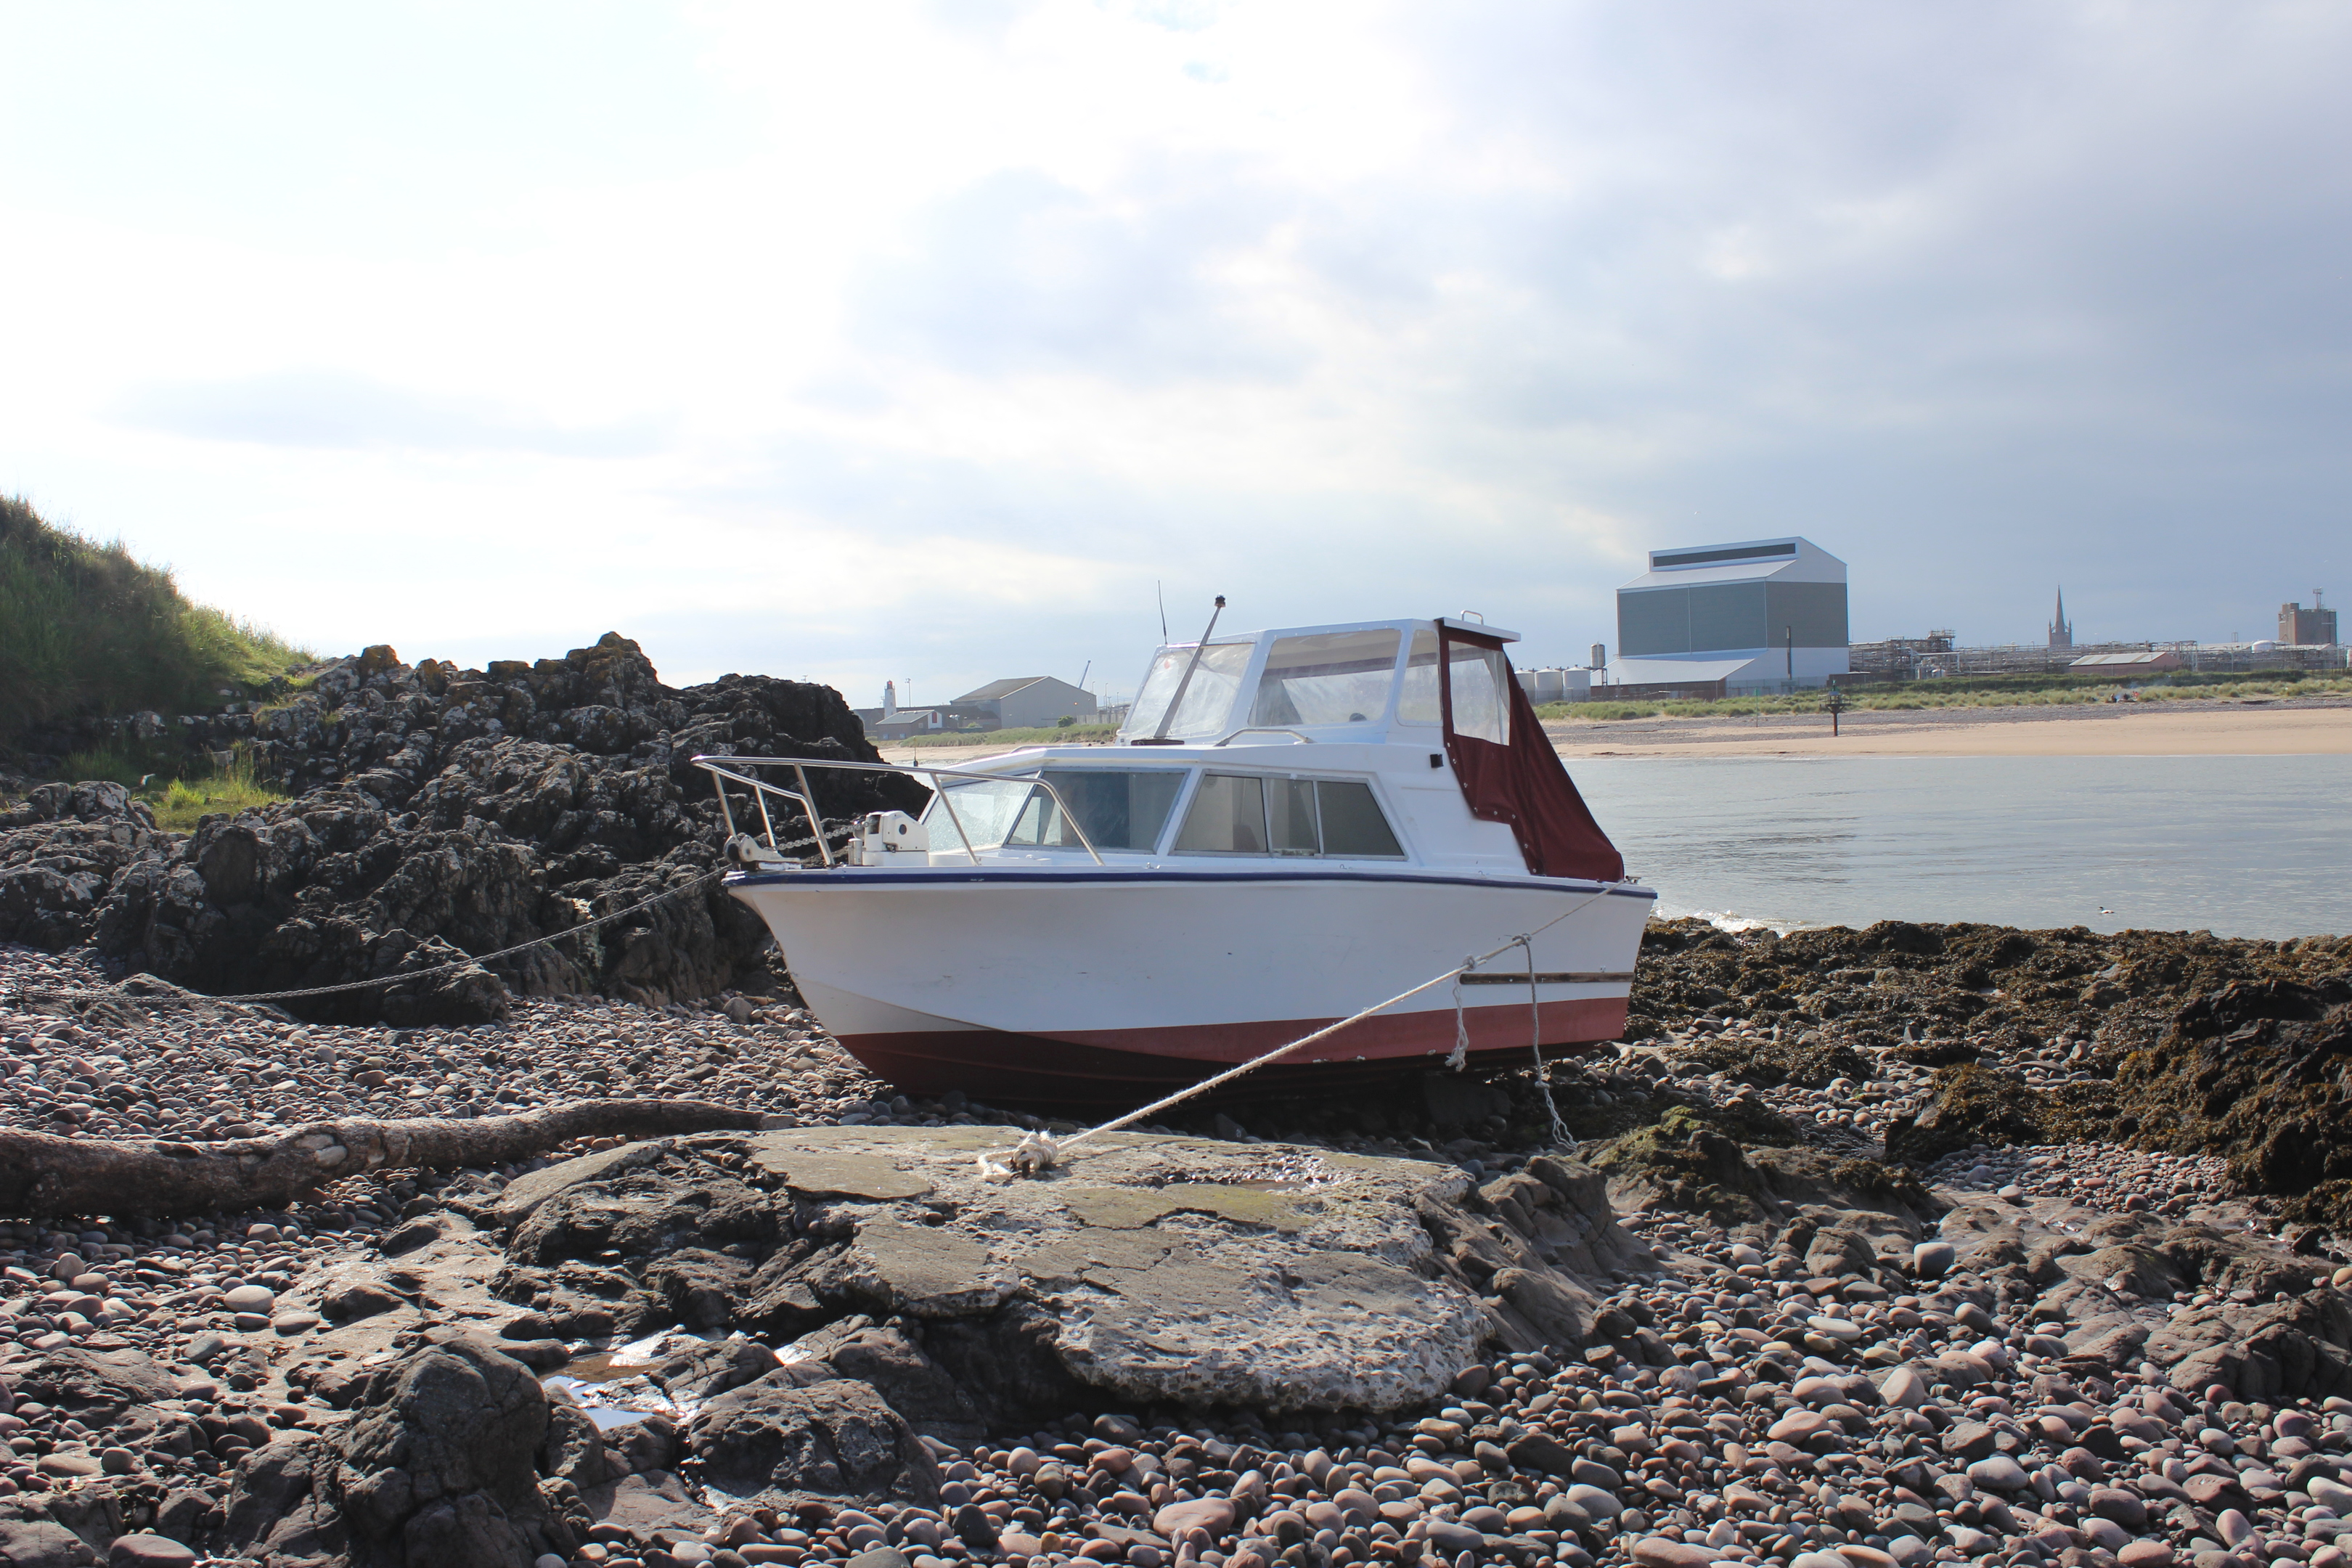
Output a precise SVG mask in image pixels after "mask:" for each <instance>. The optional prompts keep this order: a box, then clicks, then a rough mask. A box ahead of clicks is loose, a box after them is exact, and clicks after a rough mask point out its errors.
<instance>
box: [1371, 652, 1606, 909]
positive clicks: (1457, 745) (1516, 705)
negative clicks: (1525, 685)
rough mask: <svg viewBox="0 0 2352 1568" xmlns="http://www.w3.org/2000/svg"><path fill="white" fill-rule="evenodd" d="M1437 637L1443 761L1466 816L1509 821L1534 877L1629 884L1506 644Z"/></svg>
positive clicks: (1488, 820)
mask: <svg viewBox="0 0 2352 1568" xmlns="http://www.w3.org/2000/svg"><path fill="white" fill-rule="evenodd" d="M1415 640H1416V644H1417V643H1418V639H1417V638H1416V639H1415ZM1436 641H1437V643H1438V649H1437V653H1438V657H1437V658H1436V659H1435V660H1434V661H1433V663H1434V668H1435V670H1436V673H1437V677H1438V680H1437V687H1438V705H1439V707H1440V709H1441V710H1443V712H1444V721H1445V755H1446V758H1447V760H1448V761H1450V762H1451V763H1453V764H1454V777H1455V779H1457V780H1458V781H1459V782H1460V783H1461V785H1462V798H1463V800H1464V801H1465V803H1467V804H1468V805H1469V807H1470V814H1471V815H1472V816H1475V817H1478V818H1480V819H1481V820H1483V821H1486V822H1503V823H1508V824H1509V825H1510V828H1511V832H1512V835H1513V836H1514V837H1517V839H1518V841H1519V853H1520V855H1521V856H1522V857H1523V858H1525V859H1526V861H1527V863H1528V870H1530V871H1532V872H1534V873H1535V874H1536V875H1537V876H1538V877H1576V878H1580V879H1584V880H1587V881H1595V882H1615V881H1622V880H1623V879H1624V876H1625V859H1624V857H1623V856H1622V855H1620V854H1618V853H1617V847H1616V846H1615V845H1613V844H1612V843H1610V842H1609V836H1608V835H1607V834H1605V833H1603V832H1602V831H1601V825H1600V824H1599V823H1598V822H1595V821H1594V820H1593V819H1592V812H1591V809H1590V808H1589V807H1588V806H1586V805H1585V804H1584V797H1583V796H1582V795H1579V794H1577V793H1576V785H1575V784H1574V783H1573V782H1571V781H1570V778H1569V776H1568V769H1567V768H1565V767H1563V766H1562V765H1561V764H1560V760H1559V752H1557V751H1555V750H1553V749H1552V743H1551V740H1550V737H1549V736H1547V735H1546V734H1545V733H1544V732H1543V726H1542V725H1541V724H1540V723H1538V721H1537V719H1536V710H1535V704H1534V703H1532V702H1530V701H1528V694H1527V692H1526V691H1525V690H1523V689H1521V688H1520V686H1519V682H1518V678H1517V676H1515V675H1513V674H1512V673H1511V661H1510V660H1509V659H1508V658H1505V657H1504V654H1503V644H1502V640H1501V639H1500V638H1498V637H1480V636H1479V635H1478V634H1476V633H1475V632H1468V631H1464V630H1461V629H1459V628H1457V627H1454V626H1442V627H1440V628H1439V631H1438V633H1437V637H1436ZM1415 651H1416V653H1417V652H1418V651H1419V650H1418V647H1416V649H1415ZM1408 675H1410V670H1408ZM1400 717H1402V715H1400Z"/></svg>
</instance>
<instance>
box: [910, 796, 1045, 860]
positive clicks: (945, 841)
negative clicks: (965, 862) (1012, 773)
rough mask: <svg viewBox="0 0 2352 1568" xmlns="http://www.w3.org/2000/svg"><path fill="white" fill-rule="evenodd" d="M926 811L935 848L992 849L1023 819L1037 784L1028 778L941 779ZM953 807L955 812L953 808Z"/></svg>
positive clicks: (932, 845) (924, 816)
mask: <svg viewBox="0 0 2352 1568" xmlns="http://www.w3.org/2000/svg"><path fill="white" fill-rule="evenodd" d="M940 786H941V787H940V791H939V793H938V794H937V795H932V796H931V804H930V805H929V806H928V807H927V808H926V809H925V810H924V812H923V826H924V828H925V829H926V830H927V831H928V832H929V834H930V839H931V847H932V848H933V849H957V850H961V849H962V848H963V847H965V845H966V843H967V841H968V842H969V843H970V845H971V847H972V848H974V849H992V848H994V847H996V846H997V845H1000V844H1002V843H1003V842H1004V840H1005V836H1006V835H1008V834H1010V833H1011V832H1012V831H1013V825H1014V824H1015V823H1016V822H1018V821H1019V820H1020V819H1021V814H1022V811H1023V808H1024V807H1025V806H1027V805H1028V804H1029V797H1030V796H1031V795H1035V794H1036V793H1037V786H1036V785H1035V784H1032V783H1030V782H1029V781H1028V780H1027V779H941V780H940ZM950 808H952V811H951V810H950Z"/></svg>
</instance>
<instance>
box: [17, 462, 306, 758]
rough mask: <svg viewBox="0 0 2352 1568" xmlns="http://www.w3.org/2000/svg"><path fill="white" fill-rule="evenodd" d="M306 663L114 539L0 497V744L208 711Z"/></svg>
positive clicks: (298, 652) (299, 651)
mask: <svg viewBox="0 0 2352 1568" xmlns="http://www.w3.org/2000/svg"><path fill="white" fill-rule="evenodd" d="M314 657H315V656H313V655H312V654H310V652H309V651H308V650H306V649H303V648H299V647H294V646H292V645H291V644H289V643H287V642H285V641H283V640H282V639H280V638H278V637H274V636H272V635H271V634H270V633H268V632H267V631H264V630H263V629H261V628H260V627H258V626H254V625H252V624H250V623H249V622H246V621H240V620H237V619H235V618H234V617H232V616H227V615H224V614H223V613H222V612H220V611H219V610H216V609H214V608H212V607H211V606H210V605H196V604H191V603H190V602H189V601H188V599H187V598H186V597H185V596H184V595H182V594H181V592H180V590H179V588H178V586H177V585H176V584H174V583H173V581H172V574H171V573H170V572H168V571H164V570H162V569H160V568H157V567H153V566H149V565H147V564H145V563H142V562H139V561H136V560H133V559H132V558H131V552H129V551H128V550H126V549H125V548H123V546H122V544H121V542H120V541H117V542H113V543H111V544H100V543H99V542H96V541H95V540H91V539H87V538H84V537H83V536H82V535H80V534H79V533H76V532H73V531H71V530H69V529H62V528H58V527H54V526H52V525H51V524H49V523H47V522H45V521H42V520H41V518H40V516H39V514H38V513H37V512H35V511H34V510H33V509H32V507H31V506H30V505H29V504H27V503H26V501H24V500H21V499H12V498H8V497H0V736H5V735H10V734H14V733H16V732H17V731H21V730H23V729H25V728H26V726H28V725H32V724H37V723H39V722H41V721H43V720H47V719H57V718H63V717H67V716H69V715H72V714H76V713H86V712H103V713H122V712H130V711H133V710H141V709H149V710H155V711H157V712H161V713H163V714H166V715H170V714H175V713H190V712H199V711H210V710H215V709H217V708H219V707H220V706H221V704H222V703H224V702H227V701H234V700H244V699H247V698H250V697H253V696H256V695H257V694H258V693H259V692H260V691H261V690H262V689H265V688H266V687H267V686H268V682H269V680H270V679H271V678H272V677H274V676H282V675H284V674H285V673H286V672H287V671H289V669H292V668H294V667H296V666H297V665H300V664H306V663H310V662H311V661H312V660H313V658H314ZM93 776H95V775H93Z"/></svg>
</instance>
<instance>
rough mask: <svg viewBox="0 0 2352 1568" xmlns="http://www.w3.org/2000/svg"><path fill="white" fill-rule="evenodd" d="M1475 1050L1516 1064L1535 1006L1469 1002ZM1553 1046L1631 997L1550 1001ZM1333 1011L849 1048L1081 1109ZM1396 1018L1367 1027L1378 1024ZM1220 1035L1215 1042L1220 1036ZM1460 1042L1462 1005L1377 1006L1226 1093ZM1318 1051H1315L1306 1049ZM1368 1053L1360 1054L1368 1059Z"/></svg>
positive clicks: (1393, 1068) (1157, 1083) (1603, 1033)
mask: <svg viewBox="0 0 2352 1568" xmlns="http://www.w3.org/2000/svg"><path fill="white" fill-rule="evenodd" d="M1468 1014H1469V1026H1470V1044H1471V1060H1472V1061H1473V1063H1474V1064H1475V1065H1478V1066H1482V1067H1496V1066H1515V1065H1517V1064H1520V1063H1524V1062H1526V1061H1527V1060H1528V1010H1527V1008H1526V1006H1525V1005H1520V1006H1517V1007H1474V1008H1470V1009H1468ZM1543 1021H1544V1035H1545V1040H1544V1045H1545V1049H1546V1051H1547V1053H1549V1052H1551V1051H1555V1050H1556V1051H1559V1052H1561V1053H1562V1054H1567V1053H1569V1052H1570V1051H1572V1050H1574V1049H1575V1048H1576V1047H1580V1046H1585V1045H1591V1044H1592V1043H1594V1042H1596V1041H1600V1040H1613V1039H1615V1038H1616V1037H1618V1036H1619V1035H1621V1034H1622V1033H1623V1032H1624V1028H1625V999H1624V998H1623V997H1622V996H1616V997H1594V998H1591V999H1589V1000H1585V1001H1577V1002H1547V1003H1545V1004H1544V1005H1543ZM1329 1022H1331V1020H1329V1019H1328V1018H1325V1019H1313V1018H1308V1019H1294V1020H1291V1021H1288V1022H1280V1023H1264V1024H1240V1025H1217V1026H1198V1027H1190V1028H1186V1027H1175V1028H1158V1029H1112V1030H1101V1031H1089V1032H1087V1033H1084V1034H1081V1035H1067V1036H1057V1037H1045V1036H1038V1035H1010V1034H1001V1033H998V1032H996V1031H994V1030H988V1029H939V1030H907V1031H902V1032H898V1033H892V1034H877V1035H848V1036H844V1037H842V1040H841V1044H842V1047H843V1048H845V1050H847V1051H848V1052H849V1053H850V1054H851V1055H852V1056H855V1057H856V1058H857V1059H858V1060H859V1061H861V1062H863V1063H865V1064H866V1067H867V1068H869V1069H870V1070H871V1071H873V1072H874V1074H875V1075H876V1076H877V1077H879V1078H882V1079H887V1080H888V1081H889V1082H890V1083H892V1084H893V1085H895V1086H897V1087H898V1089H901V1090H903V1091H905V1092H906V1093H908V1094H916V1095H923V1096H929V1097H936V1096H938V1095H941V1094H945V1093H946V1092H947V1091H948V1090H950V1089H961V1090H963V1091H964V1092H965V1093H966V1094H968V1095H970V1096H971V1097H972V1098H973V1099H975V1100H981V1101H983V1102H985V1103H988V1104H992V1105H1034V1106H1042V1107H1049V1108H1066V1109H1070V1110H1078V1109H1082V1108H1083V1109H1090V1110H1108V1109H1120V1110H1123V1109H1125V1108H1127V1107H1129V1106H1133V1105H1139V1104H1141V1103H1142V1102H1143V1101H1145V1100H1150V1099H1153V1098H1155V1097H1157V1096H1159V1095H1163V1094H1166V1093H1169V1092H1170V1091H1171V1090H1173V1089H1181V1088H1182V1087H1183V1086H1184V1085H1186V1084H1189V1083H1197V1082H1199V1081H1200V1080H1201V1079H1202V1078H1204V1077H1206V1076H1208V1074H1210V1073H1211V1072H1213V1071H1214V1070H1216V1069H1217V1068H1222V1067H1228V1066H1232V1065H1234V1063H1236V1062H1241V1061H1245V1060H1247V1059H1248V1058H1250V1057H1252V1056H1255V1055H1261V1054H1263V1053H1264V1052H1265V1051H1269V1050H1272V1049H1274V1048H1275V1047H1276V1046H1279V1045H1282V1044H1284V1043H1286V1041H1290V1040H1295V1039H1297V1037H1299V1036H1301V1035H1304V1034H1309V1033H1312V1032H1313V1031H1314V1030H1316V1029H1318V1028H1320V1027H1322V1026H1324V1025H1325V1024H1328V1023H1329ZM1376 1025H1377V1026H1385V1027H1383V1028H1381V1030H1379V1031H1378V1032H1376V1033H1367V1032H1366V1031H1369V1030H1372V1028H1373V1026H1376ZM1211 1037H1216V1040H1215V1043H1212V1040H1211ZM1453 1048H1454V1013H1453V1010H1452V1009H1451V1008H1447V1009H1444V1010H1442V1011H1437V1012H1428V1013H1408V1014H1405V1015H1402V1016H1398V1017H1391V1018H1368V1019H1366V1020H1364V1021H1363V1022H1362V1023H1360V1024H1357V1025H1355V1026H1352V1027H1351V1028H1349V1030H1347V1031H1346V1033H1344V1034H1342V1035H1339V1036H1336V1037H1333V1038H1332V1039H1331V1040H1330V1041H1328V1042H1327V1044H1326V1046H1325V1047H1324V1048H1323V1052H1322V1054H1321V1055H1320V1056H1319V1057H1318V1056H1307V1059H1306V1060H1303V1061H1292V1060H1289V1059H1287V1058H1286V1059H1285V1060H1283V1061H1281V1062H1277V1063H1275V1064H1273V1065H1272V1066H1270V1067H1265V1068H1259V1069H1258V1070H1257V1071H1256V1072H1255V1073H1253V1074H1251V1075H1250V1076H1249V1077H1248V1078H1246V1079H1242V1080H1240V1082H1238V1083H1236V1084H1235V1085H1234V1088H1233V1089H1232V1090H1229V1091H1228V1092H1227V1094H1226V1095H1225V1096H1224V1100H1225V1101H1226V1102H1228V1103H1230V1102H1231V1100H1233V1099H1234V1098H1236V1097H1237V1096H1246V1095H1248V1094H1252V1093H1264V1092H1267V1091H1270V1090H1271V1091H1290V1092H1297V1091H1302V1090H1314V1089H1339V1088H1343V1087H1346V1086H1348V1085H1350V1084H1356V1083H1364V1082H1371V1081H1376V1080H1379V1079H1388V1078H1393V1077H1395V1076H1396V1075H1397V1074H1399V1073H1401V1072H1412V1071H1420V1070H1423V1069H1426V1068H1433V1067H1435V1066H1437V1065H1438V1064H1439V1063H1440V1062H1442V1061H1443V1060H1444V1058H1445V1056H1446V1055H1447V1053H1449V1052H1451V1051H1452V1050H1453ZM1302 1055H1307V1053H1302ZM1359 1058H1360V1059H1359Z"/></svg>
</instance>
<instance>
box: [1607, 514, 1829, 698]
mask: <svg viewBox="0 0 2352 1568" xmlns="http://www.w3.org/2000/svg"><path fill="white" fill-rule="evenodd" d="M1846 644H1847V626H1846V580H1845V563H1844V562H1843V561H1841V560H1839V559H1838V558H1837V557H1836V556H1834V555H1832V554H1831V553H1830V552H1828V551H1826V550H1823V549H1822V548H1821V546H1819V545H1817V544H1815V543H1813V542H1811V541H1810V540H1806V539H1800V538H1796V537H1793V536H1791V537H1787V538H1781V539H1752V540H1748V541H1745V542H1739V543H1735V544H1706V545H1694V546H1689V547H1685V548H1677V549H1673V550H1654V551H1652V552H1650V569H1649V571H1648V572H1646V573H1644V574H1643V575H1641V576H1639V577H1636V578H1635V579H1634V580H1633V581H1632V582H1631V583H1628V584H1625V585H1624V586H1623V587H1622V588H1620V589H1618V590H1617V662H1616V664H1615V665H1613V666H1612V667H1611V669H1610V672H1609V673H1610V677H1611V685H1612V689H1623V688H1627V687H1639V688H1654V689H1659V690H1665V689H1676V690H1694V691H1696V690H1698V689H1703V688H1714V689H1715V690H1716V691H1717V693H1718V694H1720V695H1723V696H1728V697H1737V696H1739V695H1741V694H1742V693H1745V692H1759V691H1782V690H1786V689H1790V687H1792V686H1796V687H1819V686H1822V685H1825V684H1827V683H1828V681H1829V679H1830V677H1832V676H1833V675H1843V674H1845V673H1846V672H1847V670H1848V668H1849V666H1848V662H1847V656H1846Z"/></svg>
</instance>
